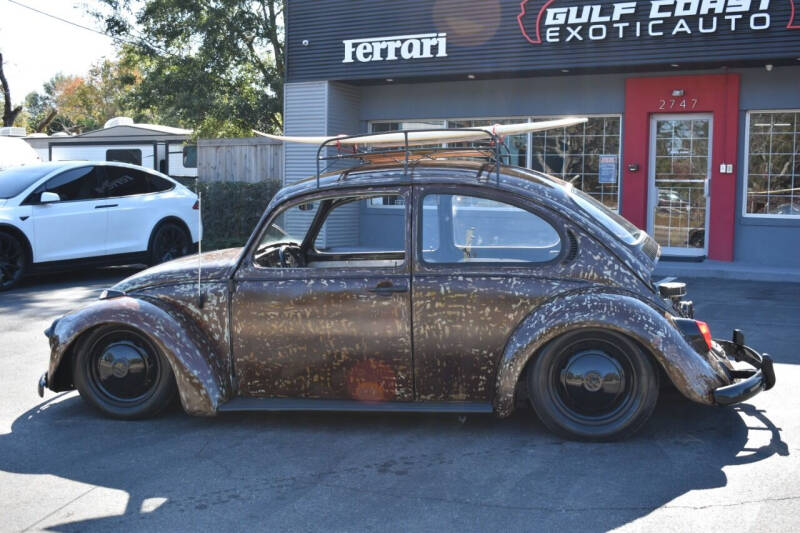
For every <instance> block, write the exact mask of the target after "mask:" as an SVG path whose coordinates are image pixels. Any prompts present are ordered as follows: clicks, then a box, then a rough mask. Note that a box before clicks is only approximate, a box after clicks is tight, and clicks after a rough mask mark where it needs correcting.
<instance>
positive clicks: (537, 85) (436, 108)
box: [361, 75, 625, 121]
mask: <svg viewBox="0 0 800 533" xmlns="http://www.w3.org/2000/svg"><path fill="white" fill-rule="evenodd" d="M361 102H362V104H361V119H362V120H365V121H369V120H382V119H389V120H391V119H411V118H480V117H515V116H524V117H527V116H528V115H571V114H606V113H608V114H612V113H613V114H616V113H622V112H623V110H624V109H625V77H624V76H619V75H596V76H569V77H567V76H558V77H540V78H518V79H509V80H491V81H465V82H441V83H416V84H412V83H406V84H396V85H395V84H392V85H376V86H369V87H364V88H363V89H362V96H361Z"/></svg>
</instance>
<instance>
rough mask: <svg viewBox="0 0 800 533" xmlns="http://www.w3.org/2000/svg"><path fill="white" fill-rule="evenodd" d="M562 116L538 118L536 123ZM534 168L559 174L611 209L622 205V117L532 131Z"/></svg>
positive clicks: (597, 118)
mask: <svg viewBox="0 0 800 533" xmlns="http://www.w3.org/2000/svg"><path fill="white" fill-rule="evenodd" d="M553 118H558V117H536V118H535V119H534V122H538V121H543V120H552V119H553ZM532 137H533V139H532V141H531V142H532V146H531V168H532V169H533V170H539V171H541V172H545V173H547V174H551V175H553V176H557V177H559V178H561V179H563V180H565V181H568V182H570V183H572V185H573V186H574V187H575V188H577V189H580V190H582V191H583V192H585V193H587V194H589V195H591V196H593V197H594V198H595V199H596V200H598V201H599V202H601V203H602V204H603V205H605V206H606V207H608V208H610V209H614V210H616V209H618V207H619V203H618V202H619V200H618V197H619V171H620V168H619V167H620V165H619V159H620V158H619V145H620V117H619V116H611V117H589V121H588V122H586V123H585V124H578V125H575V126H570V127H568V128H562V129H558V130H548V131H543V132H538V133H533V134H532Z"/></svg>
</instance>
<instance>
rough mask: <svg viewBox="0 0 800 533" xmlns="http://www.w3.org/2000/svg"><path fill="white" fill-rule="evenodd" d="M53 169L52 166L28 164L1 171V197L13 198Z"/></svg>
mask: <svg viewBox="0 0 800 533" xmlns="http://www.w3.org/2000/svg"><path fill="white" fill-rule="evenodd" d="M52 171H53V167H52V166H39V165H34V166H26V167H17V168H10V169H6V170H3V171H1V172H0V198H3V199H8V198H13V197H15V196H16V195H18V194H19V193H21V192H22V191H24V190H25V189H27V188H28V187H30V186H31V185H33V184H34V183H36V182H37V181H38V180H39V179H41V178H43V177H44V176H46V175H47V174H49V173H50V172H52Z"/></svg>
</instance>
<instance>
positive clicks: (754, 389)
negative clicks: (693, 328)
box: [714, 330, 775, 405]
mask: <svg viewBox="0 0 800 533" xmlns="http://www.w3.org/2000/svg"><path fill="white" fill-rule="evenodd" d="M734 339H735V340H733V341H724V340H718V339H714V342H716V343H717V344H718V345H719V346H720V347H721V348H722V350H724V352H725V355H726V356H727V357H728V358H729V359H733V360H734V361H737V362H745V363H747V364H749V365H750V366H752V367H753V369H747V370H730V371H729V374H730V377H731V381H732V383H731V384H730V385H726V386H724V387H720V388H718V389H715V390H714V403H716V404H717V405H731V404H734V403H739V402H743V401H745V400H748V399H750V398H752V397H753V396H755V395H756V394H758V393H759V392H761V391H765V390H769V389H771V388H772V387H774V386H775V369H774V367H773V364H772V358H771V357H770V356H768V355H767V354H760V355H759V353H758V352H756V351H755V350H754V349H752V348H750V347H749V346H745V344H744V335H742V333H741V332H739V331H738V330H737V331H736V332H735V333H734Z"/></svg>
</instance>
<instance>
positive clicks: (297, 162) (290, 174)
mask: <svg viewBox="0 0 800 533" xmlns="http://www.w3.org/2000/svg"><path fill="white" fill-rule="evenodd" d="M327 85H328V83H327V82H324V81H321V82H310V83H287V84H286V85H285V87H284V102H283V117H284V119H283V120H284V124H283V128H284V133H285V135H294V136H298V135H325V134H326V133H327V120H328V95H327ZM283 156H284V184H286V185H288V184H291V183H294V182H296V181H299V180H302V179H305V178H307V177H309V176H313V175H314V173H315V172H316V170H315V169H316V165H315V160H316V157H317V147H316V146H314V145H310V144H297V143H284V145H283ZM315 213H316V211H298V210H292V212H291V213H289V216H287V217H286V220H285V224H286V226H287V229H288V230H289V232H290V233H296V232H298V231H304V230H305V228H307V227H308V225H309V224H310V220H311V219H312V218H313V217H314V214H315ZM322 237H323V239H324V236H322Z"/></svg>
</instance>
